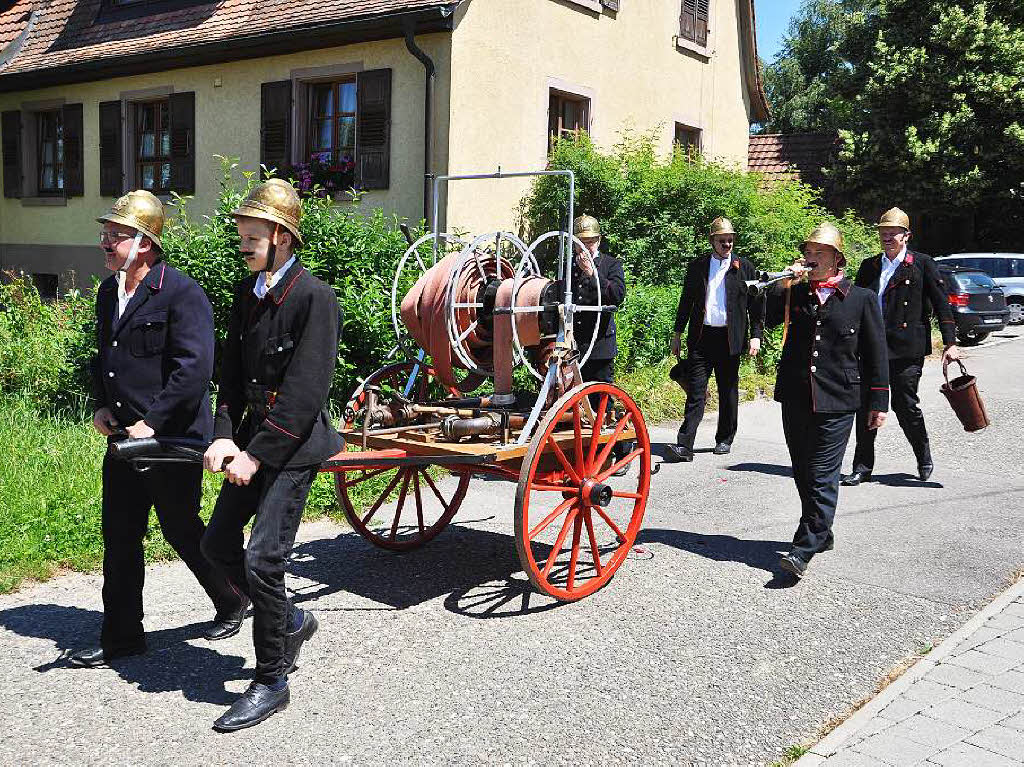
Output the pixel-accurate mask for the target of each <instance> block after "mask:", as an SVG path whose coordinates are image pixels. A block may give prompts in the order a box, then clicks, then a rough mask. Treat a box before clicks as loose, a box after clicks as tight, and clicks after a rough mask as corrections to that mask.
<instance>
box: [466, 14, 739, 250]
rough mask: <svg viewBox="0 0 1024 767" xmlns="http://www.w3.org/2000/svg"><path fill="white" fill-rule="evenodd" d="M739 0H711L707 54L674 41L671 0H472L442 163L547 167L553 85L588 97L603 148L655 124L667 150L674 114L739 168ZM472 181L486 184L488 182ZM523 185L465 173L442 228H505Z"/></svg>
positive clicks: (713, 152) (473, 168)
mask: <svg viewBox="0 0 1024 767" xmlns="http://www.w3.org/2000/svg"><path fill="white" fill-rule="evenodd" d="M738 2H739V0H712V3H711V14H712V18H711V24H710V28H711V39H710V41H709V46H708V52H709V53H710V56H709V57H704V56H700V55H698V54H696V53H694V52H690V51H684V50H680V49H679V48H678V47H677V45H676V43H675V41H674V40H673V36H674V35H675V34H677V33H678V30H679V10H680V2H679V0H639V1H638V0H623V2H622V3H621V10H620V11H619V12H618V13H609V12H599V11H594V10H590V9H588V8H587V6H593V5H596V3H595V2H593V1H592V0H581V2H575V1H574V0H531V2H529V3H528V4H527V5H528V6H529V11H528V12H527V11H525V10H524V9H523V3H522V2H519V1H518V0H471V1H470V2H469V3H467V4H464V5H463V6H462V7H461V8H460V10H459V14H458V17H457V21H458V26H457V28H456V31H455V34H454V41H453V48H452V100H451V146H450V172H451V173H453V174H454V173H471V172H493V171H494V170H495V169H496V168H497V166H498V165H499V164H500V165H501V166H502V168H503V169H504V170H506V171H513V170H528V169H529V170H532V169H540V168H543V167H544V164H545V155H546V149H547V126H548V116H547V111H548V92H549V88H550V87H559V88H561V89H563V90H569V91H573V92H578V93H580V94H581V95H585V96H589V97H590V98H591V107H592V115H591V135H592V136H593V137H594V139H595V141H596V142H597V143H598V145H600V146H602V147H605V148H608V147H610V146H612V145H613V144H614V143H615V142H616V141H617V140H618V138H619V135H620V132H621V131H622V130H623V128H625V127H627V126H629V127H632V128H633V129H634V130H636V131H640V132H646V131H649V130H651V129H654V128H659V127H660V128H661V134H660V142H659V148H660V149H661V150H662V151H663V152H665V153H668V152H669V151H670V150H671V145H672V139H673V135H674V123H675V122H676V121H678V122H683V123H687V124H690V125H693V126H695V127H699V128H701V129H702V131H703V136H702V138H703V149H704V152H705V154H707V155H709V156H712V157H715V158H717V159H720V160H723V161H725V162H728V163H735V164H737V165H740V166H742V167H745V166H746V161H747V136H748V132H749V120H748V111H747V109H748V103H747V94H746V87H745V85H744V81H743V75H742V68H741V64H742V59H741V47H740V39H739V24H738V19H739V16H738V14H739V9H738ZM481 184H488V185H493V186H489V187H488V188H487V189H486V191H485V189H484V187H482V186H480V185H481ZM526 188H527V182H519V181H514V180H504V181H500V182H490V181H488V182H477V181H473V182H462V185H458V184H456V185H454V186H453V188H452V190H451V194H450V198H449V203H448V215H449V219H448V220H449V224H448V228H450V229H454V228H457V227H461V228H466V229H469V230H471V231H475V232H482V231H487V230H493V229H496V228H499V227H509V226H512V225H513V222H514V211H515V208H516V205H517V204H518V202H519V201H520V199H521V197H522V195H523V193H524V192H525V190H526Z"/></svg>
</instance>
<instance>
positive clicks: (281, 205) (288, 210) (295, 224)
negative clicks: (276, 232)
mask: <svg viewBox="0 0 1024 767" xmlns="http://www.w3.org/2000/svg"><path fill="white" fill-rule="evenodd" d="M231 215H232V216H247V217H249V218H261V219H263V220H264V221H270V222H271V223H274V224H280V225H281V226H283V227H284V228H285V229H287V230H288V231H289V232H291V234H292V236H293V237H294V238H295V240H296V242H298V244H299V245H301V244H302V235H301V234H300V233H299V221H300V220H301V218H302V200H300V199H299V193H298V192H296V191H295V187H293V186H292V185H291V184H289V183H288V182H287V181H285V180H284V179H280V178H271V179H267V180H266V181H264V182H263V183H262V184H257V185H256V186H255V187H253V189H252V191H251V192H249V194H248V195H247V196H246V198H245V199H244V200H242V204H241V205H239V206H238V207H237V208H235V210H233V211H232V212H231Z"/></svg>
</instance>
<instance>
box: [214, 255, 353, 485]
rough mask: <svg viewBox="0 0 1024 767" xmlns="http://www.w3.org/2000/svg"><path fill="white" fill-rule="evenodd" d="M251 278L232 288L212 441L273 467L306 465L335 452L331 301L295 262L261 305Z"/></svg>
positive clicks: (334, 303) (334, 316) (334, 308)
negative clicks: (330, 405) (330, 401)
mask: <svg viewBox="0 0 1024 767" xmlns="http://www.w3.org/2000/svg"><path fill="white" fill-rule="evenodd" d="M257 276H258V275H257V274H252V275H250V276H248V277H246V278H245V279H244V280H242V281H241V282H239V283H238V285H237V286H236V288H235V299H234V303H233V305H232V307H231V320H230V324H229V326H228V337H227V341H226V343H225V346H224V359H223V362H222V365H221V376H220V389H219V391H218V394H217V413H216V419H215V422H214V436H215V437H216V438H217V439H221V438H227V439H234V441H235V444H237V445H238V446H239V447H240V448H242V449H243V450H245V451H247V452H248V453H249V454H250V455H251V456H253V457H254V458H256V459H257V460H259V461H260V462H261V463H266V464H268V465H269V466H272V467H274V468H278V469H283V468H296V467H300V466H313V465H316V464H318V463H320V462H321V461H323V460H324V459H326V458H329V457H330V456H332V455H334V454H335V453H337V452H338V451H339V450H341V447H342V440H341V436H340V435H339V434H338V432H337V431H336V430H335V429H334V427H333V426H331V421H330V416H329V415H328V412H327V396H328V393H329V391H330V388H331V378H332V377H333V375H334V364H335V361H336V359H337V357H338V338H339V333H340V311H339V307H338V299H337V296H335V294H334V290H333V289H331V287H330V286H329V285H327V284H325V283H323V282H321V281H320V280H318V279H317V278H316V277H314V276H313V275H311V274H310V273H309V272H308V271H306V269H305V267H303V266H302V264H300V263H299V262H298V260H296V261H295V263H293V264H292V265H291V266H290V267H288V271H286V272H285V273H284V274H283V275H282V276H281V279H280V280H279V281H278V282H277V283H276V284H275V285H274V287H272V288H270V290H268V291H267V293H266V295H265V296H264V297H263V298H262V299H258V298H256V295H255V293H253V286H254V285H255V284H256V279H257Z"/></svg>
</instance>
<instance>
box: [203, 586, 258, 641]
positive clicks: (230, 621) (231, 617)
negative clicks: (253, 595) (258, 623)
mask: <svg viewBox="0 0 1024 767" xmlns="http://www.w3.org/2000/svg"><path fill="white" fill-rule="evenodd" d="M248 609H249V598H248V597H242V604H241V606H240V607H239V608H238V609H237V610H232V611H231V612H229V613H217V616H216V617H215V618H214V619H213V625H212V626H210V628H208V629H206V631H204V632H203V636H204V637H205V638H206V639H207V640H208V641H210V642H216V641H217V640H218V639H227V638H228V637H233V636H234V635H235V634H237V633H238V632H239V631H241V630H242V623H243V622H244V621H245V612H246V610H248Z"/></svg>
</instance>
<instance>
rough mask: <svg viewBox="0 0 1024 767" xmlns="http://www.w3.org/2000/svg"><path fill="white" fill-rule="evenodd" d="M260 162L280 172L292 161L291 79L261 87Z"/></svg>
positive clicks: (265, 84) (264, 84)
mask: <svg viewBox="0 0 1024 767" xmlns="http://www.w3.org/2000/svg"><path fill="white" fill-rule="evenodd" d="M260 164H261V165H265V166H267V168H270V169H271V170H274V169H276V170H277V171H278V172H279V173H284V172H286V170H285V169H286V168H288V167H289V166H290V165H291V164H292V81H291V80H281V81H279V82H274V83H263V85H261V86H260Z"/></svg>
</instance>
